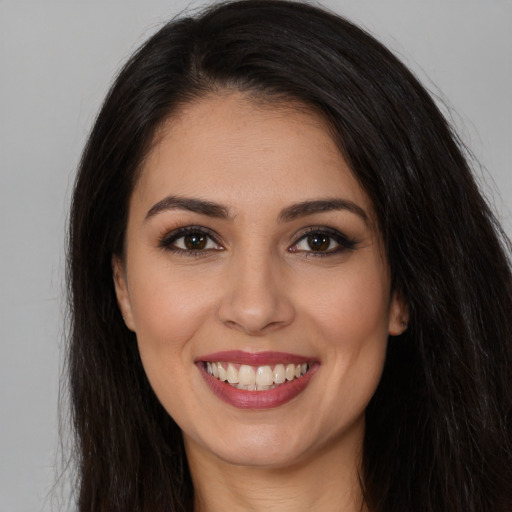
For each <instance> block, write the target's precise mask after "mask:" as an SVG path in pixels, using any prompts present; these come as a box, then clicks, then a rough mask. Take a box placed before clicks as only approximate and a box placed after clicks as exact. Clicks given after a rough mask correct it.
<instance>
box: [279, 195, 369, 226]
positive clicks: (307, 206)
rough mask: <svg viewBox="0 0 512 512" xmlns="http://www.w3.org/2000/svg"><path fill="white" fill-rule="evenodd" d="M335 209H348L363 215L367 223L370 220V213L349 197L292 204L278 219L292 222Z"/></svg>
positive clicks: (360, 215) (362, 217)
mask: <svg viewBox="0 0 512 512" xmlns="http://www.w3.org/2000/svg"><path fill="white" fill-rule="evenodd" d="M333 210H334V211H336V210H347V211H349V212H351V213H354V214H355V215H358V216H359V217H361V219H363V220H364V221H365V223H367V222H368V215H367V214H366V212H365V211H364V210H363V209H362V208H361V207H360V206H358V205H357V204H356V203H354V202H352V201H349V200H348V199H338V198H332V199H319V200H314V201H303V202H301V203H297V204H292V205H291V206H288V207H287V208H285V209H284V210H282V211H281V213H280V214H279V218H278V220H279V221H280V222H290V221H292V220H295V219H297V218H300V217H305V216H307V215H313V214H315V213H322V212H329V211H333Z"/></svg>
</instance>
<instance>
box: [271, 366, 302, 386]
mask: <svg viewBox="0 0 512 512" xmlns="http://www.w3.org/2000/svg"><path fill="white" fill-rule="evenodd" d="M306 366H307V365H306ZM285 380H286V370H285V369H284V364H276V366H275V368H274V382H275V383H276V384H282V383H283V382H284V381H285Z"/></svg>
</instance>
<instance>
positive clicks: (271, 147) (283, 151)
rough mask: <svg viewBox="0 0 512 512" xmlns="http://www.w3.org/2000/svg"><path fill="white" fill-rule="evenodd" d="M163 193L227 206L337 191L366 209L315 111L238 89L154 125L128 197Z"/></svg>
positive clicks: (150, 197) (306, 197) (363, 197)
mask: <svg viewBox="0 0 512 512" xmlns="http://www.w3.org/2000/svg"><path fill="white" fill-rule="evenodd" d="M171 193H172V194H174V195H184V196H195V197H201V198H206V199H208V200H213V201H217V202H221V203H223V204H227V205H228V206H229V205H230V204H232V205H233V207H235V206H237V207H239V206H240V204H241V203H243V204H244V205H245V206H250V205H254V206H258V205H259V204H261V201H264V200H265V201H270V202H272V200H273V201H274V202H275V201H279V202H280V203H286V202H287V201H289V202H297V201H305V200H310V199H312V198H321V197H331V196H333V195H338V196H339V195H341V196H343V197H346V198H349V199H351V200H353V201H356V202H358V203H360V204H361V206H362V207H365V208H366V209H370V210H371V208H370V206H371V205H370V204H369V200H368V198H367V196H366V194H365V193H364V191H363V190H362V188H361V186H360V185H359V183H358V181H357V180H356V179H355V177H354V175H353V173H352V171H351V169H350V168H349V166H348V165H347V163H346V162H345V160H344V159H343V157H342V155H341V153H340V151H339V149H338V147H337V145H336V144H335V142H334V140H333V138H332V136H331V134H330V130H329V127H328V125H327V123H326V122H325V120H324V119H323V118H322V117H321V116H320V115H318V114H316V113H314V112H312V111H311V109H308V108H307V107H304V106H302V105H299V104H296V103H275V102H272V103H270V102H262V101H257V100H255V99H253V98H250V97H248V96H247V95H243V94H241V93H226V94H223V95H220V94H216V95H213V94H212V95H210V96H207V97H205V98H203V99H200V100H197V101H195V102H194V103H189V104H186V105H184V106H182V107H181V108H180V110H179V111H178V112H176V113H175V114H174V115H173V116H172V117H171V118H170V119H169V120H168V121H167V122H165V123H164V124H163V125H162V126H161V127H160V129H159V130H158V133H157V134H156V137H155V139H154V142H153V145H152V148H151V150H150V152H149V154H148V156H147V158H146V159H145V162H144V165H143V167H142V170H141V176H140V178H139V181H138V184H137V186H136V189H135V191H134V196H138V197H139V198H140V199H144V200H145V201H144V202H146V201H151V200H153V201H157V200H159V199H161V198H162V197H165V196H166V195H168V194H171Z"/></svg>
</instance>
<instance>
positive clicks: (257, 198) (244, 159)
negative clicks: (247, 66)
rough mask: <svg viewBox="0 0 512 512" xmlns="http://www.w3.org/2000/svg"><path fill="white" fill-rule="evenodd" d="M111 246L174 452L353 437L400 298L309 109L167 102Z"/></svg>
mask: <svg viewBox="0 0 512 512" xmlns="http://www.w3.org/2000/svg"><path fill="white" fill-rule="evenodd" d="M125 249H126V251H125V260H124V261H123V262H120V261H118V260H117V259H116V258H114V260H113V262H114V273H115V283H116V292H117V295H118V301H119V304H120V307H121V310H122V313H123V316H124V318H125V321H126V324H127V326H128V327H129V328H130V329H132V330H133V331H135V333H136V334H137V340H138V345H139V350H140V355H141V358H142V362H143V365H144V368H145V371H146V373H147V376H148V378H149V381H150V383H151V385H152V387H153V389H154V391H155V393H156V395H157V396H158V398H159V400H160V401H161V403H162V405H163V406H164V407H165V409H166V410H167V411H168V413H169V414H170V415H171V416H172V417H173V418H174V420H175V421H176V422H177V423H178V425H179V426H180V427H181V429H182V431H183V434H184V439H185V444H186V447H187V451H188V452H189V456H190V454H191V453H203V454H205V455H207V456H209V457H213V458H214V459H219V458H220V459H223V460H224V461H227V462H231V463H234V464H243V465H255V466H265V467H267V466H272V467H283V466H286V465H289V464H294V463H296V462H300V461H304V460H306V459H307V458H308V457H314V456H315V454H319V453H321V452H324V451H325V450H324V449H325V448H327V449H328V450H332V451H336V450H346V449H349V450H353V449H359V448H360V443H361V440H362V435H363V433H364V410H365V407H366V405H367V403H368V401H369V400H370V398H371V396H372V395H373V393H374V391H375V388H376V387H377V384H378V382H379V378H380V375H381V371H382V367H383V363H384V357H385V351H386V343H387V338H388V334H389V333H391V334H398V333H400V332H401V331H402V330H403V328H402V322H403V320H405V317H404V315H405V312H404V311H403V310H402V309H403V308H402V306H401V304H400V302H399V301H398V300H397V298H396V297H394V296H393V295H392V294H391V290H390V276H389V270H388V265H387V262H386V259H385V256H384V254H383V252H382V246H381V239H380V235H379V233H378V231H377V229H376V223H375V219H374V214H373V211H372V205H371V203H370V201H369V199H368V197H367V196H366V194H365V193H364V191H363V190H362V188H361V187H360V185H359V184H358V182H357V181H356V179H355V178H354V176H353V175H352V172H351V171H350V169H349V167H348V166H347V164H346V162H345V161H344V160H343V158H342V157H341V156H340V154H339V152H338V151H337V149H336V146H335V144H334V143H333V141H332V139H331V137H330V136H329V133H328V130H327V128H326V126H325V124H324V122H323V121H322V119H321V118H320V117H318V116H317V115H315V114H311V113H308V112H307V111H306V110H305V109H297V108H294V106H293V105H282V106H275V105H274V106H269V105H266V106H265V105H262V104H261V103H255V102H254V100H250V99H247V97H244V96H243V95H241V94H238V93H237V94H235V93H232V94H228V93H226V94H225V95H212V96H210V97H207V98H205V99H202V100H199V101H197V102H196V103H194V104H191V105H186V106H185V107H183V108H182V109H181V111H180V113H179V114H178V115H177V116H174V117H173V118H172V120H170V121H169V122H168V123H167V124H166V125H164V126H163V127H162V128H161V130H160V132H159V134H158V136H157V138H156V140H155V144H154V146H153V149H152V150H151V152H150V154H149V156H148V158H147V159H146V160H145V162H144V166H143V169H142V173H141V177H140V180H139V181H138V183H137V185H136V187H135V190H134V192H133V196H132V197H131V201H130V211H129V220H128V227H127V235H126V248H125ZM210 373H211V374H210ZM223 379H228V381H225V380H223ZM242 386H243V387H242ZM239 388H242V389H239Z"/></svg>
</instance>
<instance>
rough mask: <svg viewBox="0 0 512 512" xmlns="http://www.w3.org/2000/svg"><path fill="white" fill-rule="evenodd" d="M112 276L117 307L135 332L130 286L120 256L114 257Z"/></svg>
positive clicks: (127, 324)
mask: <svg viewBox="0 0 512 512" xmlns="http://www.w3.org/2000/svg"><path fill="white" fill-rule="evenodd" d="M112 274H113V277H114V288H115V291H116V297H117V305H118V306H119V309H120V311H121V315H122V316H123V320H124V323H125V324H126V327H128V329H130V331H134V332H135V323H134V321H133V314H132V305H131V301H130V294H129V293H128V284H127V282H126V270H125V268H124V265H123V262H122V261H121V258H119V256H116V255H113V256H112Z"/></svg>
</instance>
